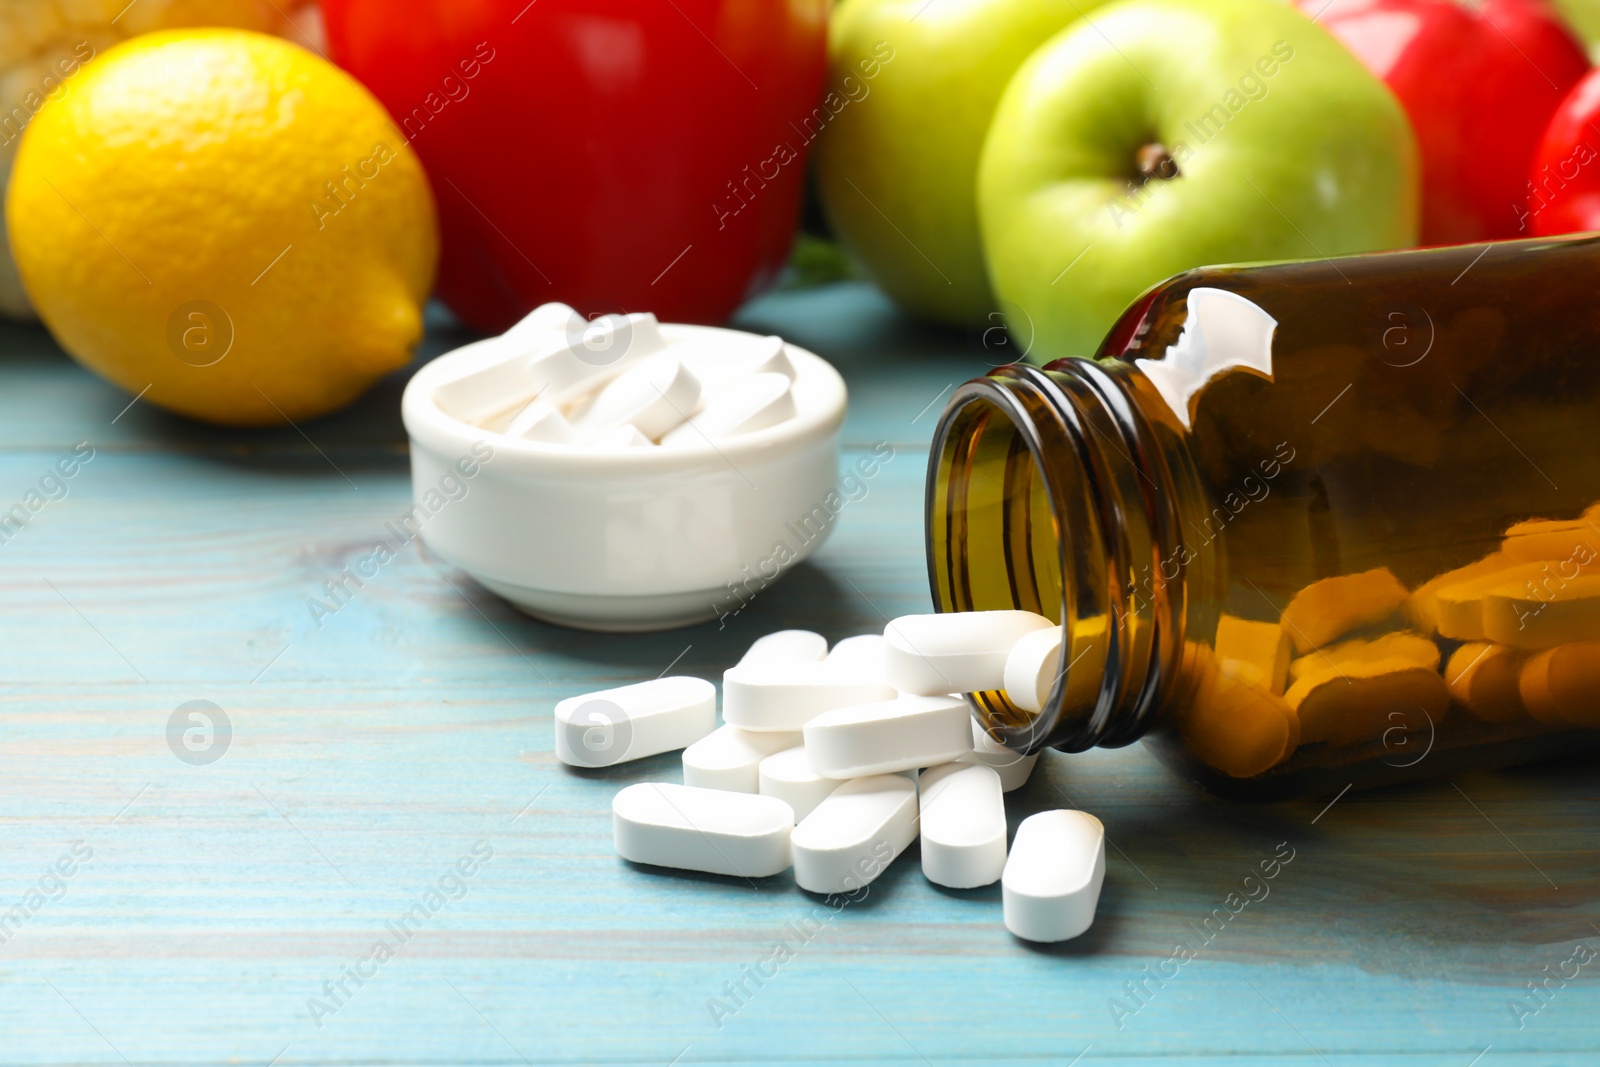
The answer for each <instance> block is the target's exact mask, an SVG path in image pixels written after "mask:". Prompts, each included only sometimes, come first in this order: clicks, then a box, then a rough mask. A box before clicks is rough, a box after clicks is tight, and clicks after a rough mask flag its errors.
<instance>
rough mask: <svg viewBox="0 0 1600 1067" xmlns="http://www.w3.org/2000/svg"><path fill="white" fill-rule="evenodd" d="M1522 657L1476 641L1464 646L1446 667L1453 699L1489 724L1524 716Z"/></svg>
mask: <svg viewBox="0 0 1600 1067" xmlns="http://www.w3.org/2000/svg"><path fill="white" fill-rule="evenodd" d="M1523 658H1524V657H1523V653H1521V652H1519V651H1518V650H1517V649H1514V648H1508V647H1507V646H1505V645H1493V644H1489V643H1488V642H1485V641H1473V642H1470V643H1468V644H1465V645H1462V646H1461V647H1460V648H1458V649H1456V650H1455V653H1454V654H1453V655H1452V656H1451V657H1450V662H1449V663H1448V664H1447V665H1446V666H1445V670H1444V679H1445V685H1446V687H1448V688H1449V690H1450V695H1451V696H1452V697H1454V698H1455V699H1456V700H1457V701H1458V702H1459V703H1460V704H1462V705H1463V706H1464V707H1465V708H1466V709H1467V710H1468V711H1470V712H1472V714H1474V715H1476V716H1477V717H1478V718H1480V719H1483V720H1485V721H1487V722H1512V721H1514V720H1516V719H1520V718H1522V716H1523V707H1522V696H1521V695H1520V693H1519V692H1518V682H1519V679H1520V677H1521V674H1522V662H1523Z"/></svg>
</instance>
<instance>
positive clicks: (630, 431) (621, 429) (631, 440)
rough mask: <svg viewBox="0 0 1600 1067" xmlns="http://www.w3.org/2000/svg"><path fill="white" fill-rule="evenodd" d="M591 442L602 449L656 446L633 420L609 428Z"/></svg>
mask: <svg viewBox="0 0 1600 1067" xmlns="http://www.w3.org/2000/svg"><path fill="white" fill-rule="evenodd" d="M589 444H590V447H592V448H596V449H600V450H605V449H628V448H653V447H655V442H654V441H652V440H650V438H648V437H646V436H645V435H644V434H642V433H640V432H639V427H637V426H635V425H634V424H633V423H631V422H630V423H628V424H626V425H624V426H618V427H617V428H616V429H614V430H607V431H606V432H605V433H603V434H601V435H600V436H598V437H596V438H595V439H594V440H593V441H591V442H589Z"/></svg>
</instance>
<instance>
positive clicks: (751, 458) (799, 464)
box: [400, 304, 846, 631]
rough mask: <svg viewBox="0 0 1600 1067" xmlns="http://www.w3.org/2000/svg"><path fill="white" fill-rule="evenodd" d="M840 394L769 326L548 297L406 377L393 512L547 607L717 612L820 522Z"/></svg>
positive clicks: (554, 610)
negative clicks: (406, 489) (399, 497)
mask: <svg viewBox="0 0 1600 1067" xmlns="http://www.w3.org/2000/svg"><path fill="white" fill-rule="evenodd" d="M845 403H846V394H845V386H844V381H843V379H842V378H840V376H839V374H838V372H837V371H835V370H834V369H833V367H832V366H830V365H829V364H828V363H827V362H826V361H825V360H823V359H822V358H820V357H819V356H816V355H814V354H813V353H811V352H807V351H806V350H804V349H802V348H798V347H796V346H794V345H791V344H788V343H786V342H784V341H783V340H782V339H781V338H778V337H763V336H760V335H757V334H751V333H744V332H741V331H738V330H728V329H717V328H713V327H708V326H687V325H678V324H671V323H659V322H657V321H656V319H655V317H654V316H653V315H648V314H631V315H608V316H603V317H601V318H597V319H595V320H592V321H586V320H584V319H583V318H582V317H581V316H579V315H578V314H577V313H576V312H574V311H573V310H572V309H571V308H569V307H567V306H566V305H564V304H546V305H544V306H543V307H541V308H538V309H537V310H535V311H534V312H532V313H531V314H529V315H528V316H527V318H525V319H523V321H522V322H520V323H518V324H517V325H516V326H513V327H512V328H511V329H510V330H508V331H507V332H506V333H505V334H504V335H502V336H500V337H491V338H488V339H485V340H482V341H477V342H475V343H473V344H469V345H467V346H465V347H463V348H460V349H457V350H456V351H454V352H449V353H446V354H445V355H443V356H440V357H439V358H438V359H436V360H434V361H433V362H432V363H429V364H428V365H427V366H425V367H423V368H422V369H421V370H420V371H418V372H417V374H416V375H415V376H414V377H413V378H412V379H411V382H410V384H409V385H407V387H406V392H405V398H404V400H403V401H402V405H401V411H402V415H403V418H404V420H405V426H406V432H407V434H408V435H409V437H410V440H411V476H412V490H413V500H414V504H413V507H412V508H411V510H410V512H409V513H408V514H407V515H406V516H405V517H404V518H403V519H402V520H401V523H400V524H401V525H403V526H405V527H406V528H407V529H408V530H409V531H410V532H411V534H412V535H413V536H415V535H419V534H420V536H421V537H422V539H423V541H424V542H426V544H427V545H428V548H429V549H430V550H431V551H433V552H435V553H437V554H438V555H439V556H441V557H443V558H444V559H445V560H447V561H449V562H451V563H453V564H455V565H456V566H458V567H460V568H461V569H462V570H464V571H466V572H467V573H468V574H470V575H472V577H473V578H475V579H476V580H477V581H478V582H479V583H481V584H482V585H484V586H485V587H487V588H488V589H490V590H492V591H494V592H495V593H498V594H499V595H501V596H503V597H505V598H506V599H507V600H509V601H511V602H512V603H513V604H515V605H516V606H517V607H518V608H520V609H521V610H523V611H525V612H527V613H528V614H530V615H534V616H537V617H539V618H543V619H546V620H549V621H552V622H557V623H561V624H563V625H568V626H575V627H579V628H582V629H589V630H610V631H645V630H661V629H670V628H672V627H676V626H686V625H691V624H693V623H697V622H703V621H706V620H710V619H714V618H717V617H719V616H726V615H728V614H730V613H733V612H736V611H738V610H740V609H741V608H742V607H743V605H744V604H746V603H748V602H749V600H750V599H751V598H752V597H754V596H756V595H758V594H759V593H760V592H761V591H762V590H764V589H765V588H766V587H767V586H768V585H770V584H771V583H772V582H773V581H775V580H776V579H777V578H778V576H779V575H780V574H781V573H782V572H783V571H785V570H787V569H788V568H789V567H791V566H793V565H794V564H795V563H797V562H799V561H800V560H802V559H804V558H805V557H807V556H808V555H810V554H811V553H812V552H813V551H815V550H816V548H817V547H818V546H819V545H820V544H821V543H822V541H823V540H824V538H825V537H826V536H827V535H828V533H829V532H830V531H831V529H832V526H833V523H834V521H835V520H836V519H837V517H838V513H839V510H840V497H839V495H838V493H837V491H836V486H837V481H838V464H839V427H840V425H841V424H842V423H843V421H844V414H845Z"/></svg>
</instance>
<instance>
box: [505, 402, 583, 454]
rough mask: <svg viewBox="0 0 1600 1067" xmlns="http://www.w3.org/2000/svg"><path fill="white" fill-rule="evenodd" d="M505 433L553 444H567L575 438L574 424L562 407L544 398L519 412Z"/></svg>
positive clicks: (526, 439)
mask: <svg viewBox="0 0 1600 1067" xmlns="http://www.w3.org/2000/svg"><path fill="white" fill-rule="evenodd" d="M505 433H506V436H507V437H517V438H521V439H522V440H524V441H546V442H549V443H551V444H567V443H569V442H570V441H572V439H573V433H572V424H571V423H569V422H568V421H567V417H566V416H565V415H563V414H561V409H560V408H557V407H556V406H555V405H553V404H547V403H545V402H544V401H543V400H535V401H533V402H531V403H530V404H529V405H528V406H527V407H525V408H523V409H522V410H521V411H519V412H517V414H516V416H515V417H513V418H512V420H511V424H510V425H509V426H507V427H506V429H505Z"/></svg>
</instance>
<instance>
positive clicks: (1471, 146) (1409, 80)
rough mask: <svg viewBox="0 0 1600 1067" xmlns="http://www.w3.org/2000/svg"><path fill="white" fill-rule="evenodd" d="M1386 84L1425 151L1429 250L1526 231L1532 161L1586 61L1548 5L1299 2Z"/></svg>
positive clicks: (1426, 0)
mask: <svg viewBox="0 0 1600 1067" xmlns="http://www.w3.org/2000/svg"><path fill="white" fill-rule="evenodd" d="M1298 2H1299V4H1300V8H1301V10H1303V11H1305V12H1306V13H1307V14H1309V15H1317V16H1318V18H1317V22H1318V25H1321V26H1324V27H1326V28H1327V30H1328V32H1330V33H1332V34H1333V35H1334V36H1335V37H1338V38H1339V39H1340V40H1341V41H1343V42H1344V43H1345V44H1346V45H1347V46H1348V47H1349V48H1350V50H1351V51H1352V52H1354V53H1355V54H1356V56H1357V57H1359V58H1360V59H1361V60H1362V62H1364V63H1366V65H1367V66H1368V68H1370V69H1371V70H1372V72H1373V73H1375V74H1377V75H1378V76H1379V77H1380V78H1382V79H1383V80H1384V81H1385V82H1387V83H1388V86H1389V88H1390V89H1392V90H1393V91H1394V93H1395V95H1396V96H1397V97H1399V98H1400V103H1401V104H1402V105H1403V106H1404V107H1405V109H1406V114H1407V115H1408V116H1410V119H1411V126H1412V128H1413V129H1414V130H1415V131H1416V134H1417V145H1418V147H1419V149H1420V150H1421V152H1422V233H1421V242H1422V243H1423V244H1425V245H1434V244H1460V243H1465V242H1469V241H1486V240H1494V239H1499V238H1510V237H1518V236H1527V234H1526V232H1525V231H1524V230H1522V229H1521V228H1520V222H1521V219H1522V216H1523V212H1524V208H1525V205H1526V200H1527V191H1526V184H1527V178H1528V164H1529V163H1530V161H1531V160H1532V159H1533V153H1534V149H1535V148H1536V147H1537V146H1538V144H1539V138H1540V135H1541V134H1542V133H1543V132H1544V128H1545V124H1546V123H1547V122H1548V121H1549V119H1550V115H1551V114H1552V113H1553V112H1554V111H1555V109H1556V106H1557V105H1558V104H1559V103H1560V102H1561V99H1562V97H1563V96H1565V95H1566V93H1567V91H1568V90H1569V89H1571V88H1572V86H1573V85H1575V84H1576V83H1577V81H1578V79H1579V78H1581V77H1583V75H1584V73H1585V72H1586V71H1587V70H1588V69H1589V60H1588V55H1587V53H1586V52H1585V51H1584V48H1583V46H1582V45H1581V44H1580V43H1579V42H1578V40H1577V38H1576V37H1574V36H1573V35H1572V33H1571V32H1570V31H1569V30H1568V29H1567V27H1566V25H1565V24H1564V23H1563V21H1562V20H1561V17H1560V16H1559V15H1558V14H1557V12H1556V11H1555V9H1554V8H1552V7H1550V6H1549V5H1548V4H1546V3H1545V2H1544V0H1482V2H1481V3H1473V4H1466V3H1462V2H1460V0H1331V2H1330V0H1298Z"/></svg>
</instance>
